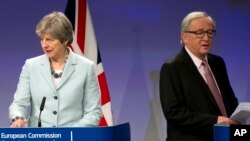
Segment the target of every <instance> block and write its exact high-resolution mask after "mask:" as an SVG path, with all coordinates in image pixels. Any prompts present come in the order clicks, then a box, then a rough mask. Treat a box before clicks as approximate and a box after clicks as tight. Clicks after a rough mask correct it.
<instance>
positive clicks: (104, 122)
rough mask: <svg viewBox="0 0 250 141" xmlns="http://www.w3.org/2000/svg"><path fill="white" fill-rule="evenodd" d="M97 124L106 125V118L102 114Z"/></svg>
mask: <svg viewBox="0 0 250 141" xmlns="http://www.w3.org/2000/svg"><path fill="white" fill-rule="evenodd" d="M99 126H108V123H107V122H106V119H105V118H104V117H103V116H102V117H101V120H100V122H99Z"/></svg>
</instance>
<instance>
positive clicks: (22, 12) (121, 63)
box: [0, 0, 250, 141]
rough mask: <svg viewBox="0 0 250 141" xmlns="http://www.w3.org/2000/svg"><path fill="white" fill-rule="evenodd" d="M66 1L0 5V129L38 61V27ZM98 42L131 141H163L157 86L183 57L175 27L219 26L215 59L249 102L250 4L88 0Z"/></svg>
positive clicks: (117, 114) (234, 0) (118, 118)
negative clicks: (25, 72)
mask: <svg viewBox="0 0 250 141" xmlns="http://www.w3.org/2000/svg"><path fill="white" fill-rule="evenodd" d="M66 2H67V1H66V0H60V1H55V0H54V1H51V0H36V1H34V0H25V1H20V0H8V1H1V2H0V18H1V22H0V41H1V47H0V66H1V69H0V72H1V73H0V78H1V79H0V103H1V106H0V113H1V116H0V126H1V127H8V126H9V119H8V106H9V105H10V103H11V101H12V99H13V94H14V92H15V89H16V85H17V82H18V78H19V74H20V71H21V68H22V66H23V64H24V61H25V59H27V58H30V57H34V56H37V55H40V54H42V53H43V52H42V50H41V47H40V43H39V40H38V38H37V36H36V34H35V26H36V24H37V22H38V21H39V20H40V19H41V18H42V17H43V16H44V15H45V14H48V13H50V12H52V11H55V10H56V11H64V9H65V6H66ZM89 7H90V11H91V15H92V20H93V24H94V29H95V32H96V38H97V42H98V45H99V49H100V53H101V56H102V60H103V65H104V70H105V72H106V76H107V81H108V85H109V91H110V96H111V102H112V109H113V116H114V122H115V124H121V123H125V122H130V124H131V132H132V133H131V134H132V141H152V140H154V141H163V140H164V139H165V137H166V130H165V126H166V125H165V120H164V117H163V114H162V110H161V107H160V103H159V91H158V87H159V86H158V79H159V70H160V67H161V65H162V64H163V62H164V61H165V60H166V59H167V58H169V57H171V56H173V55H174V54H175V53H177V52H178V51H179V50H180V49H181V45H180V30H179V29H180V22H181V20H182V18H183V17H184V16H185V15H186V14H187V13H189V12H191V11H194V10H202V11H206V12H208V13H209V14H211V15H212V16H213V17H214V19H215V20H216V21H217V34H216V38H215V42H214V48H213V50H212V52H213V53H215V54H218V55H221V56H222V57H224V59H225V62H226V65H227V69H228V74H229V78H230V81H231V85H232V87H233V89H234V91H235V94H236V96H237V97H238V99H239V101H249V100H250V95H249V93H250V73H249V71H248V69H249V68H250V63H249V61H250V55H248V54H249V51H250V48H249V41H250V36H249V33H250V2H249V1H248V0H245V1H244V0H220V1H218V0H210V1H200V0H189V1H176V0H90V1H89Z"/></svg>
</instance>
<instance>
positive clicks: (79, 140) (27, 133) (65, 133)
mask: <svg viewBox="0 0 250 141" xmlns="http://www.w3.org/2000/svg"><path fill="white" fill-rule="evenodd" d="M13 140H16V141H130V140H131V137H130V125H129V123H124V124H120V125H116V126H108V127H76V128H75V127H67V128H64V127H57V128H0V141H13Z"/></svg>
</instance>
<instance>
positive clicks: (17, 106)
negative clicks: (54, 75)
mask: <svg viewBox="0 0 250 141" xmlns="http://www.w3.org/2000/svg"><path fill="white" fill-rule="evenodd" d="M27 62H28V61H26V63H25V65H24V66H23V68H22V71H21V74H20V77H19V82H18V85H17V90H16V92H15V94H14V100H13V102H12V103H11V105H10V107H9V118H10V119H12V118H14V117H15V116H23V117H25V115H26V113H27V108H28V107H29V106H30V98H31V95H30V78H29V71H28V70H29V69H28V68H29V67H28V63H27Z"/></svg>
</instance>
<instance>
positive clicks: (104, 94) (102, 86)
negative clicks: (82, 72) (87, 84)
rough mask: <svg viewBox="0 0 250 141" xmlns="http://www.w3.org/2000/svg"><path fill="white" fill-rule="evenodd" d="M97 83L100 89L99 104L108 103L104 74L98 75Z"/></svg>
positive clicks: (108, 97)
mask: <svg viewBox="0 0 250 141" xmlns="http://www.w3.org/2000/svg"><path fill="white" fill-rule="evenodd" d="M98 81H99V84H100V89H101V103H102V105H104V104H106V103H108V102H110V96H109V90H108V85H107V82H106V76H105V74H104V72H103V73H101V74H99V75H98Z"/></svg>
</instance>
